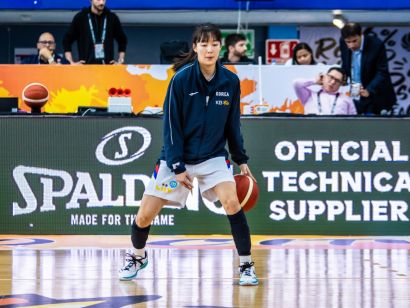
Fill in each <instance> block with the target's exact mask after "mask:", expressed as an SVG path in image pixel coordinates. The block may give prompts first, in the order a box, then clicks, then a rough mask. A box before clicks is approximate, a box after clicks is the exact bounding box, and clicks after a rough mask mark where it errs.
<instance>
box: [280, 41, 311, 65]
mask: <svg viewBox="0 0 410 308" xmlns="http://www.w3.org/2000/svg"><path fill="white" fill-rule="evenodd" d="M315 64H317V63H316V61H315V58H314V57H313V51H312V48H310V46H309V45H308V44H306V43H298V44H297V45H296V46H295V47H294V48H293V57H292V59H289V60H288V61H286V63H285V65H286V66H289V65H315Z"/></svg>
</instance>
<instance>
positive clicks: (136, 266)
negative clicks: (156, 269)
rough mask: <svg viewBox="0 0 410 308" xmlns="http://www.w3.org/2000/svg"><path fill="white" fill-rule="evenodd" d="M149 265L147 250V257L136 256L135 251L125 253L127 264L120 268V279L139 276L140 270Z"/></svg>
mask: <svg viewBox="0 0 410 308" xmlns="http://www.w3.org/2000/svg"><path fill="white" fill-rule="evenodd" d="M147 265H148V258H147V252H145V257H144V258H143V257H141V256H136V255H134V254H133V253H126V254H125V265H124V266H123V267H122V268H120V269H119V271H118V277H119V278H120V280H131V279H133V278H135V277H137V274H138V271H139V270H142V269H143V268H145V267H146V266H147Z"/></svg>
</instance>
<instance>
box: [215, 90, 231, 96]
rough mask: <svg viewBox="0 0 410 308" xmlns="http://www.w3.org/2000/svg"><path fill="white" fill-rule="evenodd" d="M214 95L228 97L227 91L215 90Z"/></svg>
mask: <svg viewBox="0 0 410 308" xmlns="http://www.w3.org/2000/svg"><path fill="white" fill-rule="evenodd" d="M215 96H223V97H229V92H222V91H217V92H216V93H215Z"/></svg>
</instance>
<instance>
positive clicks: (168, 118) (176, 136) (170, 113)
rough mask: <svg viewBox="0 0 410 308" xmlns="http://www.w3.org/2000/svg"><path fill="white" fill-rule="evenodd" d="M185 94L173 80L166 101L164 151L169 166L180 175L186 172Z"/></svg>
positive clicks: (176, 81) (173, 79)
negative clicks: (183, 110)
mask: <svg viewBox="0 0 410 308" xmlns="http://www.w3.org/2000/svg"><path fill="white" fill-rule="evenodd" d="M182 106H183V94H182V92H181V87H180V86H178V80H175V77H173V78H172V79H171V82H170V84H169V86H168V91H167V95H166V97H165V101H164V127H163V132H164V136H163V138H164V150H165V158H166V162H167V166H168V167H169V168H170V169H171V170H172V171H173V172H175V174H179V173H182V172H184V171H185V170H186V169H185V163H184V161H183V157H184V135H183V116H182V114H183V113H182Z"/></svg>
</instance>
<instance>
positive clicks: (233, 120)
mask: <svg viewBox="0 0 410 308" xmlns="http://www.w3.org/2000/svg"><path fill="white" fill-rule="evenodd" d="M240 97H241V88H240V84H239V79H236V85H235V88H234V94H233V96H232V103H231V108H230V110H229V115H228V120H227V122H226V124H225V134H226V139H227V140H228V147H229V152H230V153H231V157H232V160H233V161H234V162H235V163H236V164H237V165H241V164H245V163H247V161H248V159H249V157H248V156H247V155H246V151H245V149H244V146H243V137H242V132H241V121H240V118H241V112H240Z"/></svg>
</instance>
